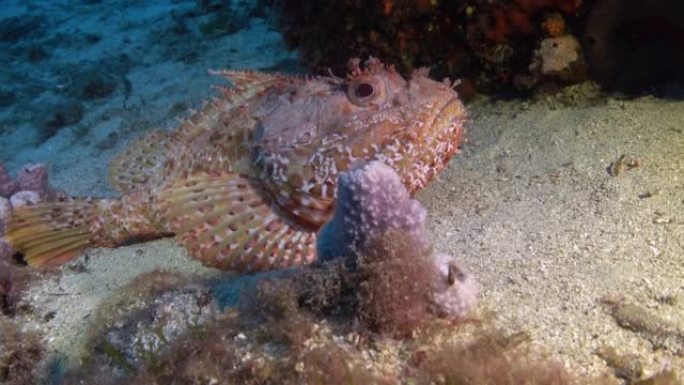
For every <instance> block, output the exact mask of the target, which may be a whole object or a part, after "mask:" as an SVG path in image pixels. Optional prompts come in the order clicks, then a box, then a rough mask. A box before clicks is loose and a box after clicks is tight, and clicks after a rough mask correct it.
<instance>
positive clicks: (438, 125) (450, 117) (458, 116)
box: [432, 96, 467, 142]
mask: <svg viewBox="0 0 684 385" xmlns="http://www.w3.org/2000/svg"><path fill="white" fill-rule="evenodd" d="M466 119H467V111H466V109H465V106H464V105H463V102H462V101H461V100H460V99H459V98H458V97H456V96H454V97H452V98H450V99H449V100H448V101H447V102H446V103H444V105H443V106H442V107H441V108H440V110H439V112H438V113H437V114H435V119H434V121H433V123H432V128H433V130H435V132H436V133H437V134H440V133H444V134H446V135H447V136H448V137H450V138H449V139H450V141H453V140H455V141H456V142H458V140H459V139H460V136H461V133H462V131H463V122H464V121H465V120H466Z"/></svg>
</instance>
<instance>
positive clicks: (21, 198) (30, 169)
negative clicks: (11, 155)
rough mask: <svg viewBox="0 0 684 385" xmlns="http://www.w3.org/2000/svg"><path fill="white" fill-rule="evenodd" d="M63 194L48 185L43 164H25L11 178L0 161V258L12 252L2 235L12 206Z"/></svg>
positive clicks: (6, 256) (45, 168)
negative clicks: (14, 176)
mask: <svg viewBox="0 0 684 385" xmlns="http://www.w3.org/2000/svg"><path fill="white" fill-rule="evenodd" d="M63 196H66V194H65V193H64V192H62V191H59V190H55V189H53V188H51V187H50V185H49V183H48V171H47V166H46V165H45V164H43V163H38V164H29V165H26V166H24V167H22V168H21V170H19V173H18V175H17V177H16V179H12V177H11V176H10V174H9V172H8V171H7V168H5V166H4V165H3V164H2V163H0V258H8V257H9V256H10V255H11V252H12V250H11V248H10V246H9V244H8V242H7V241H5V240H4V239H3V238H2V235H3V234H4V233H5V230H6V227H7V223H8V222H9V220H10V218H11V216H12V211H13V209H14V208H17V207H19V206H23V205H26V204H31V203H36V202H39V201H41V200H50V199H55V198H58V197H63Z"/></svg>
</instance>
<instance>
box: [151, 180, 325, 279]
mask: <svg viewBox="0 0 684 385" xmlns="http://www.w3.org/2000/svg"><path fill="white" fill-rule="evenodd" d="M265 197H266V195H265V194H264V192H263V191H261V185H260V183H259V181H258V180H257V179H255V178H250V177H247V176H245V175H241V174H237V173H219V174H208V173H198V174H195V175H191V176H188V177H185V178H180V179H178V180H176V181H174V182H173V183H171V184H170V185H169V186H168V187H166V188H165V189H164V190H163V191H162V192H161V194H160V196H159V201H158V204H159V215H160V219H162V220H164V221H165V222H167V223H168V224H169V230H170V231H172V232H174V233H175V234H176V240H177V242H178V243H179V244H180V245H182V246H183V247H185V248H186V249H187V250H188V252H189V254H191V255H192V256H193V257H195V258H197V259H199V260H201V261H202V263H204V264H206V265H210V266H214V267H217V268H220V269H229V270H236V271H240V272H255V271H262V270H271V269H280V268H286V267H290V266H294V265H300V264H306V263H310V262H312V261H313V259H314V258H315V254H316V253H315V243H316V242H315V234H314V233H312V232H310V231H308V230H306V229H304V228H301V227H300V226H298V225H297V224H296V223H293V222H290V221H288V220H287V219H285V218H283V217H282V216H281V215H279V214H278V213H276V211H275V210H276V209H275V208H274V207H273V206H272V205H271V204H270V203H269V202H268V201H267V200H266V199H267V198H265ZM200 208H201V209H200Z"/></svg>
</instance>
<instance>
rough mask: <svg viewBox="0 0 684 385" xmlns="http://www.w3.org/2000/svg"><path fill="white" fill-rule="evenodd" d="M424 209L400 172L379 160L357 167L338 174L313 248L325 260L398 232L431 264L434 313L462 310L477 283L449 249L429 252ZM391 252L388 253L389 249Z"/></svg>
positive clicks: (476, 292)
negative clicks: (330, 211)
mask: <svg viewBox="0 0 684 385" xmlns="http://www.w3.org/2000/svg"><path fill="white" fill-rule="evenodd" d="M425 218H426V211H425V208H423V206H421V204H420V203H419V202H417V201H415V200H413V199H411V198H410V196H409V194H408V192H407V191H406V189H405V188H404V186H403V184H402V183H401V181H400V179H399V175H398V174H397V173H396V172H395V171H394V170H393V169H392V168H391V167H389V166H387V165H385V164H383V163H381V162H372V163H370V164H366V165H363V166H361V167H357V168H355V169H353V170H351V171H348V172H345V173H342V174H341V175H340V177H339V179H338V201H337V207H336V209H335V215H334V217H333V219H332V220H331V221H330V222H328V223H327V224H326V225H325V226H324V227H323V228H322V229H321V231H320V233H319V238H318V244H317V247H318V249H317V252H318V258H319V260H321V261H323V262H325V261H329V260H331V259H334V258H336V257H346V256H351V255H355V253H358V254H360V255H362V254H364V252H367V251H368V247H369V245H371V244H373V242H374V240H376V239H379V238H380V237H382V236H383V235H384V234H386V233H388V232H392V231H398V232H400V233H401V234H402V235H403V236H404V237H405V240H406V241H407V242H408V243H410V244H411V249H413V250H417V251H418V252H420V251H422V252H424V253H426V255H429V258H427V259H425V258H418V257H417V258H416V259H415V261H414V262H415V263H421V262H420V261H424V260H427V261H429V263H432V264H433V265H434V268H432V269H418V268H416V269H415V270H416V271H433V272H434V273H431V274H434V277H433V278H431V279H430V281H431V285H432V288H431V290H430V298H428V299H427V300H428V301H429V302H430V304H431V305H432V307H433V310H434V312H435V313H436V314H438V315H440V316H444V317H449V318H457V317H461V316H463V315H464V314H465V313H467V312H468V311H469V310H470V309H472V308H473V307H474V306H476V304H477V299H478V295H479V286H478V284H477V281H476V280H475V278H474V277H473V276H472V275H471V274H470V273H469V272H468V271H467V270H466V269H465V268H464V267H463V266H461V265H460V264H458V263H456V262H455V261H454V258H453V257H451V256H450V255H448V254H444V253H439V252H433V251H432V249H431V244H430V241H429V239H428V235H427V231H426V230H425ZM389 254H391V253H388V255H389Z"/></svg>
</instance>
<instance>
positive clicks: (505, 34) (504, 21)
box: [487, 0, 581, 43]
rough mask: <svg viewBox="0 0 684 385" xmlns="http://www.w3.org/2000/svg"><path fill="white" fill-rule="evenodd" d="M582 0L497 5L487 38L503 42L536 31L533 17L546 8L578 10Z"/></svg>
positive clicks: (523, 0)
mask: <svg viewBox="0 0 684 385" xmlns="http://www.w3.org/2000/svg"><path fill="white" fill-rule="evenodd" d="M580 4H581V0H514V1H513V3H512V4H510V5H503V4H499V5H495V6H493V8H492V11H491V16H492V18H493V20H494V25H493V26H492V28H491V29H490V30H489V31H487V38H488V39H490V40H492V41H494V42H497V43H501V42H503V41H505V40H506V39H508V38H510V37H512V36H517V35H529V34H531V33H532V32H534V24H533V23H532V18H533V17H535V16H536V15H537V14H539V12H541V11H544V10H559V11H561V12H564V13H573V12H576V11H577V9H578V8H579V5H580Z"/></svg>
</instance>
